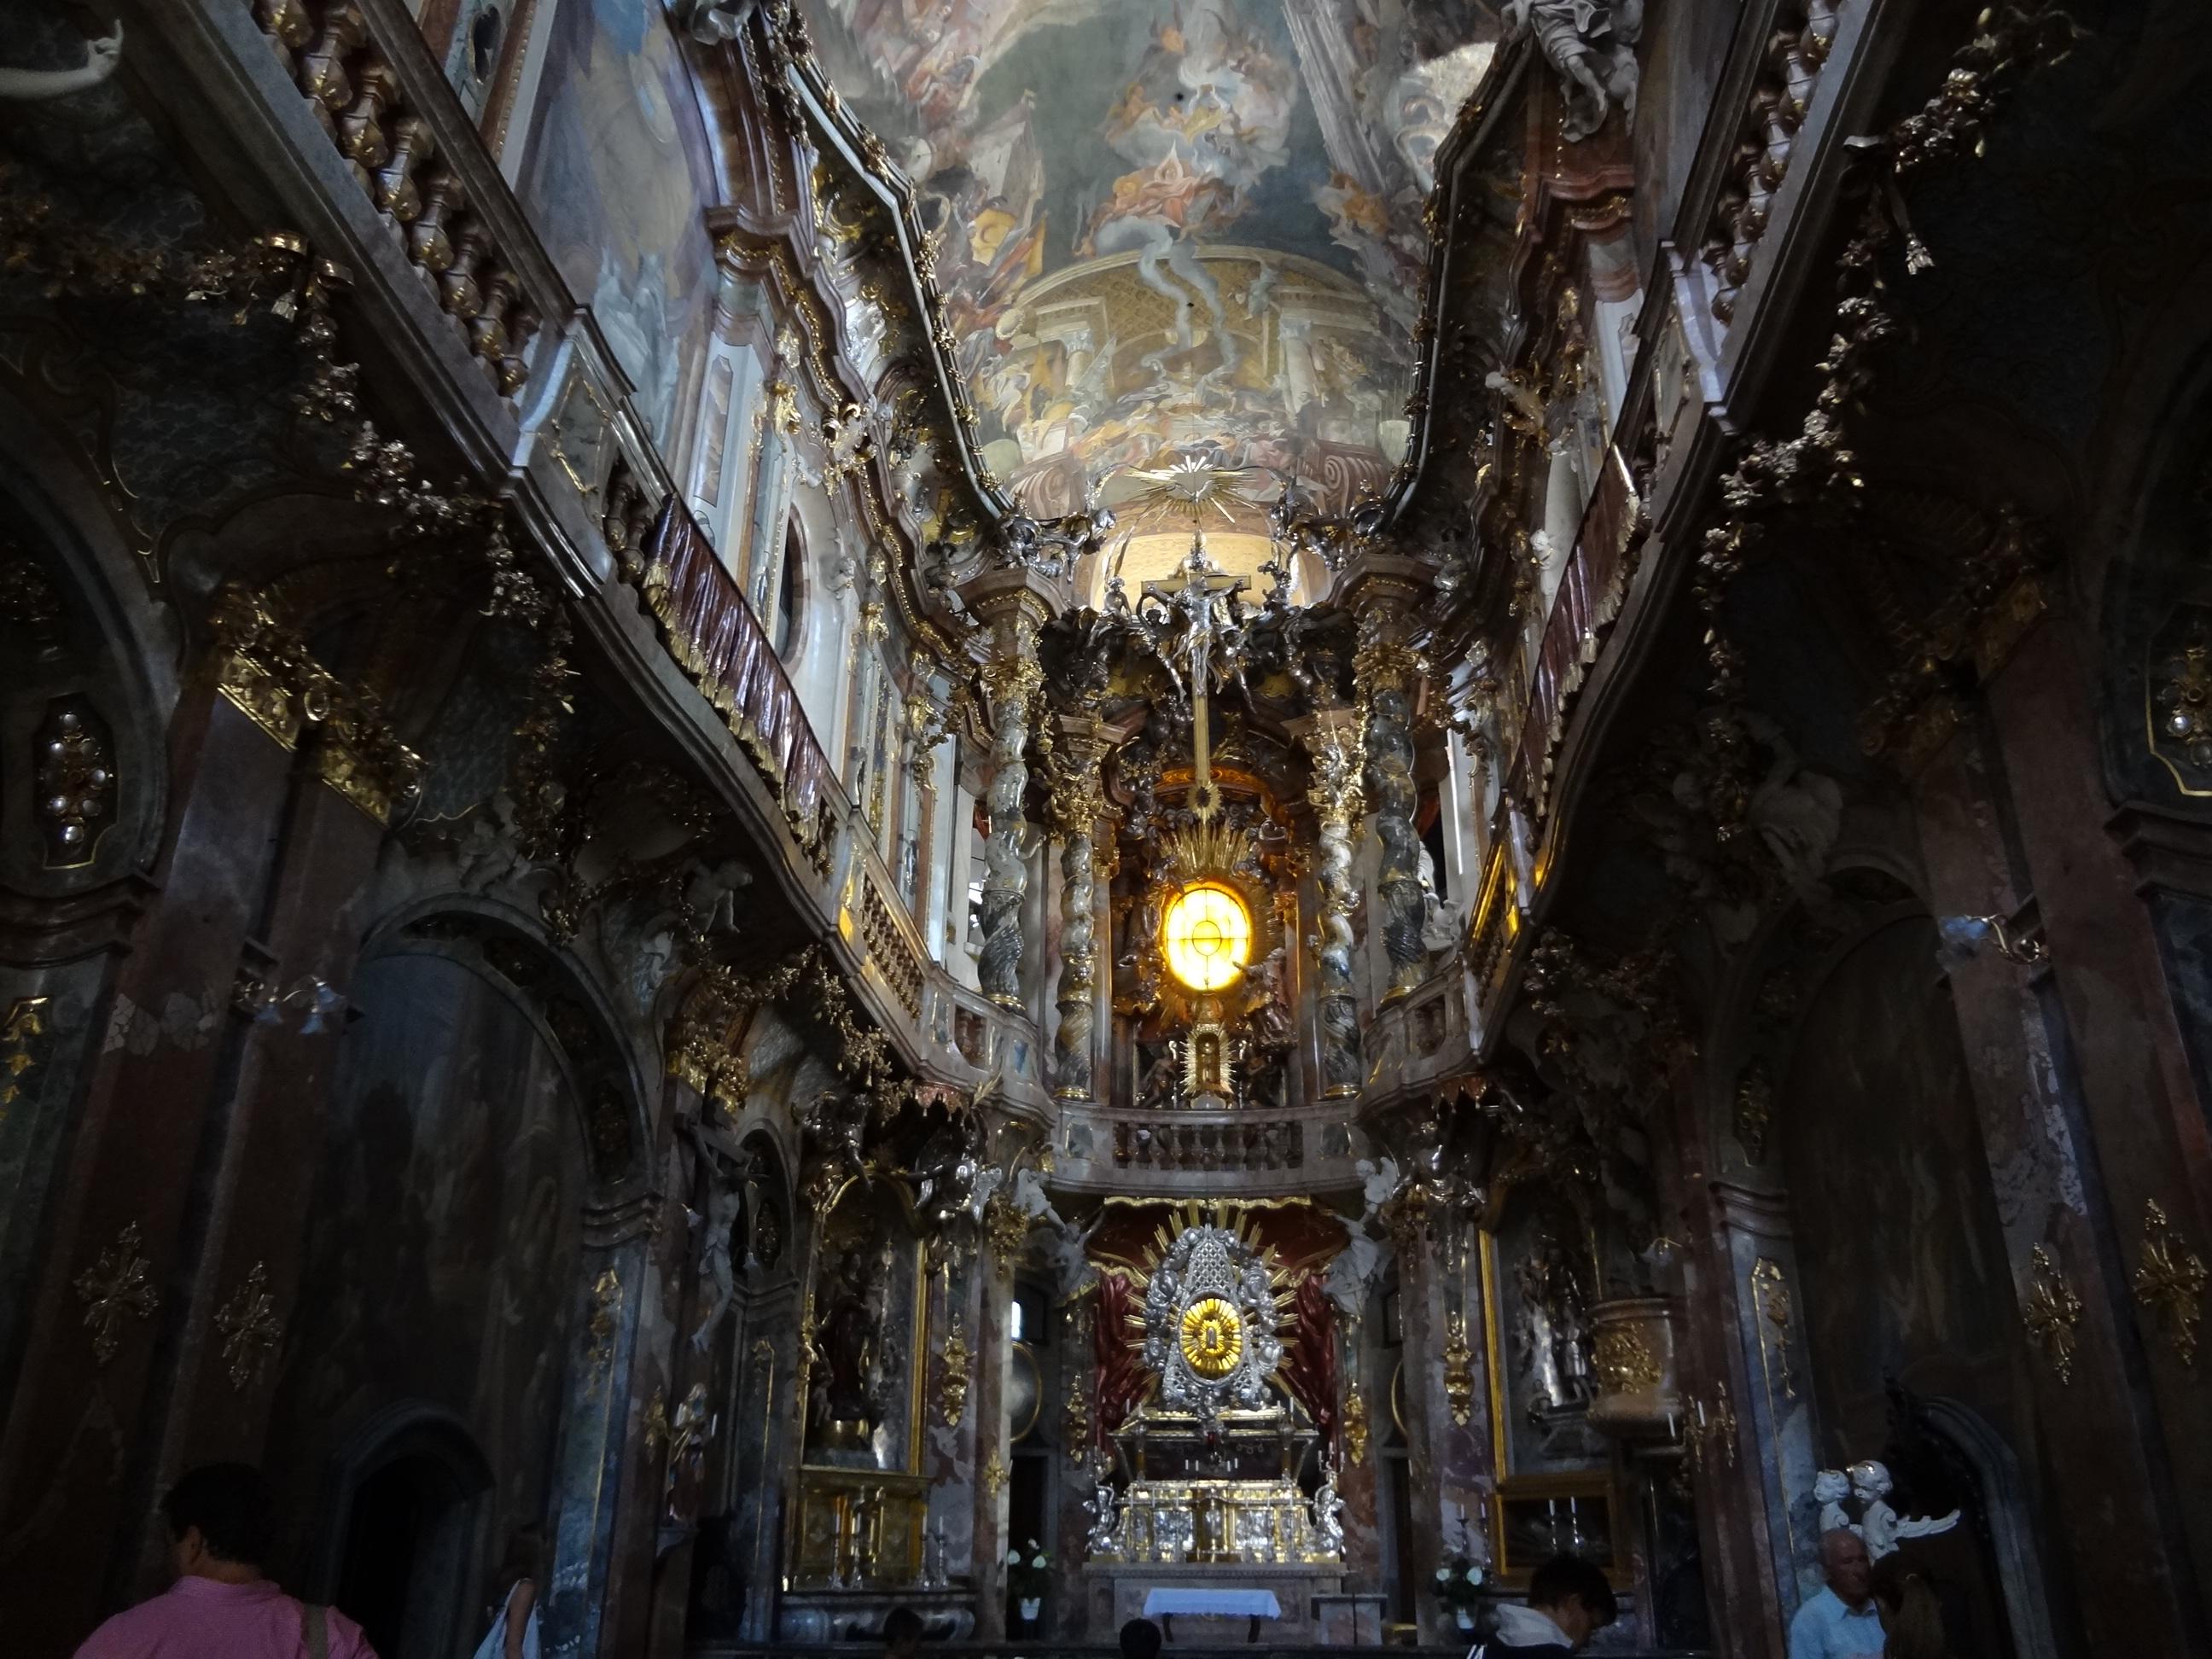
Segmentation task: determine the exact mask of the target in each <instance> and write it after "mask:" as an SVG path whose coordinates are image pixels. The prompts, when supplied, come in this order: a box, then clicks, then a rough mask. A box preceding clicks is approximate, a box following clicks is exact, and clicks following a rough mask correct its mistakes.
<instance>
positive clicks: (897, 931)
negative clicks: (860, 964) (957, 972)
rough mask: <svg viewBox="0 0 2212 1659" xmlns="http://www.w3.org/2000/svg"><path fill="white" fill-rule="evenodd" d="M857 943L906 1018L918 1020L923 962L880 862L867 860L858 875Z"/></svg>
mask: <svg viewBox="0 0 2212 1659" xmlns="http://www.w3.org/2000/svg"><path fill="white" fill-rule="evenodd" d="M860 942H861V943H862V944H864V945H866V946H867V947H868V959H869V960H870V961H871V962H872V963H875V964H876V967H877V969H878V971H880V972H881V973H882V975H883V976H884V983H885V984H887V985H889V986H890V987H891V994H892V995H893V996H895V997H896V998H897V999H898V1000H899V1006H901V1007H902V1008H904V1009H905V1010H906V1012H907V1015H908V1018H913V1019H919V1018H921V981H922V976H923V975H924V974H925V973H926V972H927V962H926V960H925V959H924V957H923V956H922V952H921V945H920V944H919V943H917V942H916V938H915V926H914V923H913V921H912V920H911V919H910V918H909V917H908V915H907V911H906V907H905V906H904V904H902V902H900V901H899V900H898V899H897V898H896V896H893V890H892V888H891V886H890V878H889V876H888V875H887V874H886V873H885V872H884V870H883V868H882V865H881V862H880V860H877V859H875V858H872V857H871V858H870V859H869V860H868V861H867V866H866V868H865V869H863V870H862V872H861V873H860Z"/></svg>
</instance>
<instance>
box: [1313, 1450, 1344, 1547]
mask: <svg viewBox="0 0 2212 1659" xmlns="http://www.w3.org/2000/svg"><path fill="white" fill-rule="evenodd" d="M1313 1528H1314V1542H1315V1543H1316V1545H1318V1546H1319V1547H1320V1548H1321V1550H1322V1553H1325V1554H1329V1555H1341V1554H1343V1553H1344V1499H1342V1498H1340V1497H1338V1496H1337V1494H1336V1471H1335V1470H1334V1469H1330V1470H1329V1471H1328V1473H1327V1474H1324V1475H1322V1483H1321V1485H1320V1486H1316V1488H1315V1489H1314V1495H1313Z"/></svg>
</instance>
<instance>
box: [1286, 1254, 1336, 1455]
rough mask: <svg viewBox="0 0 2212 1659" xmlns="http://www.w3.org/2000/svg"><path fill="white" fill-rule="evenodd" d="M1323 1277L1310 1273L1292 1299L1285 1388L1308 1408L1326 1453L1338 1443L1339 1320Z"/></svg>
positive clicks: (1300, 1281) (1292, 1396) (1300, 1283)
mask: <svg viewBox="0 0 2212 1659" xmlns="http://www.w3.org/2000/svg"><path fill="white" fill-rule="evenodd" d="M1334 1314H1335V1310H1334V1307H1333V1306H1332V1305H1331V1304H1330V1302H1329V1299H1328V1291H1325V1290H1323V1289H1322V1276H1321V1275H1320V1274H1319V1273H1308V1274H1307V1275H1306V1276H1305V1277H1304V1279H1300V1280H1299V1281H1298V1288H1297V1294H1296V1295H1295V1296H1294V1297H1291V1332H1290V1340H1288V1341H1286V1342H1285V1343H1284V1344H1283V1366H1282V1378H1283V1385H1284V1386H1285V1388H1287V1389H1290V1391H1291V1398H1292V1399H1294V1400H1296V1401H1297V1402H1298V1404H1300V1405H1301V1406H1304V1407H1305V1408H1306V1413H1307V1414H1308V1415H1309V1416H1310V1417H1311V1418H1312V1419H1313V1420H1314V1427H1315V1428H1316V1429H1318V1430H1319V1431H1321V1443H1322V1449H1324V1450H1326V1449H1328V1447H1329V1446H1331V1445H1333V1444H1334V1443H1335V1440H1336V1320H1335V1317H1334Z"/></svg>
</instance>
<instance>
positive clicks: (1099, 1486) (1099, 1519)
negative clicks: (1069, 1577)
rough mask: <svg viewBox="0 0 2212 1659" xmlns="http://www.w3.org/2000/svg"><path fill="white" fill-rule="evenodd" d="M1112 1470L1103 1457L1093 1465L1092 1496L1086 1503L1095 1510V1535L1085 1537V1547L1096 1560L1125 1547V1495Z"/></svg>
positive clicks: (1107, 1556)
mask: <svg viewBox="0 0 2212 1659" xmlns="http://www.w3.org/2000/svg"><path fill="white" fill-rule="evenodd" d="M1110 1473H1111V1471H1110V1469H1109V1468H1108V1466H1107V1463H1106V1460H1105V1459H1104V1458H1103V1457H1102V1458H1100V1459H1099V1460H1098V1462H1097V1463H1096V1464H1095V1465H1093V1466H1092V1468H1091V1496H1090V1497H1089V1498H1085V1500H1084V1504H1083V1507H1084V1508H1085V1509H1086V1510H1090V1511H1091V1534H1090V1536H1089V1537H1087V1538H1085V1540H1084V1541H1083V1548H1084V1553H1085V1554H1087V1555H1088V1556H1089V1557H1090V1558H1091V1559H1092V1560H1094V1561H1100V1560H1104V1559H1107V1558H1109V1557H1110V1556H1114V1555H1117V1554H1119V1553H1121V1494H1120V1493H1119V1492H1115V1490H1114V1483H1113V1482H1112V1481H1111V1480H1109V1479H1108V1478H1107V1477H1108V1475H1109V1474H1110Z"/></svg>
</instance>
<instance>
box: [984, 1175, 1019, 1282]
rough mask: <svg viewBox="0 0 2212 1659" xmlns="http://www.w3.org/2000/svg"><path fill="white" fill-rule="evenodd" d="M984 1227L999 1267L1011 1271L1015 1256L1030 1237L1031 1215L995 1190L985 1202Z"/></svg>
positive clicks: (1004, 1271) (1001, 1270)
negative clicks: (988, 1200)
mask: <svg viewBox="0 0 2212 1659" xmlns="http://www.w3.org/2000/svg"><path fill="white" fill-rule="evenodd" d="M983 1231H984V1236H985V1237H987V1239H989V1241H990V1244H991V1255H992V1257H993V1259H994V1260H995V1261H997V1262H998V1264H999V1271H1000V1273H1012V1271H1013V1270H1014V1258H1015V1256H1017V1255H1019V1254H1020V1253H1021V1249H1022V1246H1023V1245H1024V1243H1027V1242H1028V1240H1029V1236H1030V1218H1029V1217H1028V1216H1027V1215H1025V1214H1024V1213H1023V1212H1022V1211H1021V1209H1020V1207H1019V1206H1017V1205H1015V1204H1014V1203H1013V1202H1012V1200H1009V1199H1008V1198H1007V1197H1006V1195H1005V1194H1003V1193H994V1194H991V1200H990V1202H989V1203H987V1204H986V1205H985V1206H983Z"/></svg>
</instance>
